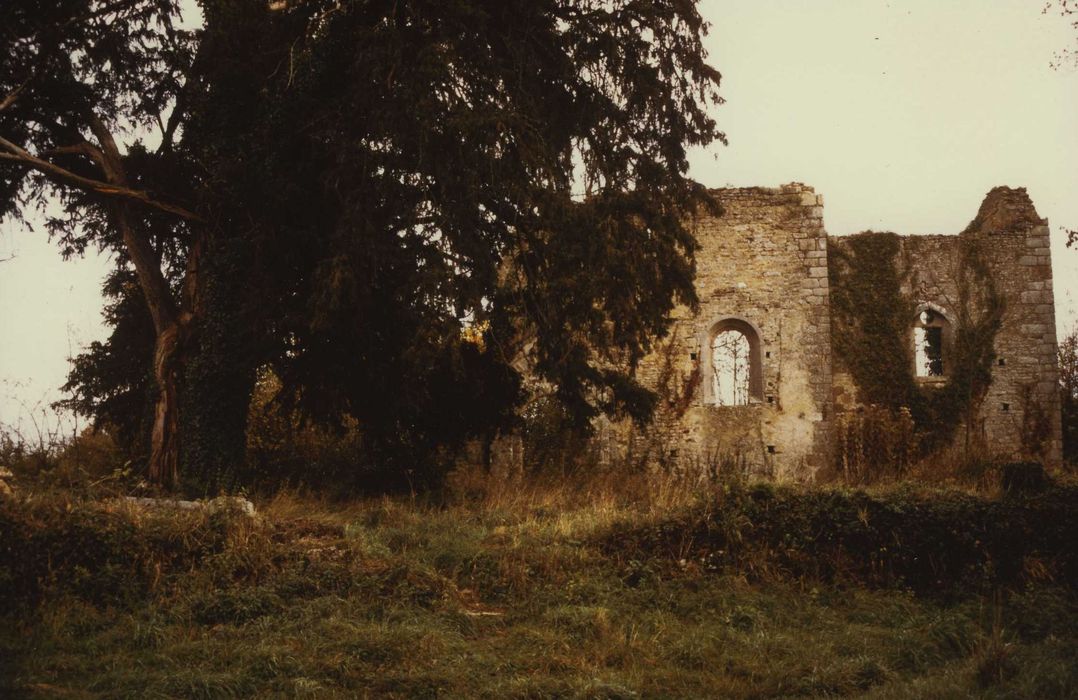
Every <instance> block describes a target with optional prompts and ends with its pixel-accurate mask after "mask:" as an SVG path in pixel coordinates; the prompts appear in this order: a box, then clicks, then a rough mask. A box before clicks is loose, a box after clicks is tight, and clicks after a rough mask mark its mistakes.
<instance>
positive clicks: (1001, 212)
mask: <svg viewBox="0 0 1078 700" xmlns="http://www.w3.org/2000/svg"><path fill="white" fill-rule="evenodd" d="M713 195H714V196H715V197H716V198H717V199H718V200H719V202H720V203H721V205H722V207H723V209H724V212H723V213H722V215H721V216H713V217H712V216H705V217H703V218H701V219H699V220H697V222H696V234H697V237H698V240H699V243H700V248H699V250H698V251H697V255H696V261H697V277H696V289H697V294H698V297H699V302H700V303H699V307H698V308H697V309H696V310H695V311H691V310H689V309H686V308H680V309H678V310H676V312H675V319H674V323H673V326H672V329H671V333H670V335H669V336H668V337H667V338H666V339H665V341H664V342H663V344H662V345H661V347H660V349H659V350H658V351H657V352H656V353H654V354H653V355H652V356H651V357H649V358H648V359H647V360H646V361H645V362H644V363H643V364H642V366H641V369H640V373H641V376H642V378H643V380H644V381H645V383H647V384H649V385H650V386H652V387H653V388H658V389H660V390H661V391H660V395H663V396H664V406H663V407H661V410H660V412H659V415H658V416H657V418H656V424H655V425H654V426H653V428H652V430H653V431H659V432H662V433H663V435H664V436H665V442H664V446H663V449H664V450H665V451H666V454H665V455H664V456H665V458H673V459H676V460H678V461H680V462H681V463H685V462H692V461H694V460H695V461H697V462H699V463H706V462H708V461H709V460H712V461H713V460H715V459H731V460H736V461H737V462H738V463H739V464H741V465H742V466H744V468H746V469H747V470H749V471H752V472H759V473H764V474H767V475H771V476H774V477H777V478H792V479H799V480H802V479H812V478H813V477H815V476H817V475H819V474H820V473H821V470H827V469H829V468H834V466H835V464H836V460H837V459H838V458H839V456H838V455H836V450H841V449H843V446H842V440H843V439H845V437H846V436H845V434H844V433H843V432H842V431H843V429H844V426H846V425H847V424H848V422H849V420H850V417H851V416H857V415H858V414H859V412H864V411H866V410H872V407H873V406H874V405H875V404H876V403H878V402H879V401H885V402H886V401H891V404H892V405H891V409H892V410H891V413H892V414H895V410H897V412H898V413H897V414H896V415H902V412H904V411H907V409H906V407H905V406H904V405H901V406H900V405H898V404H901V403H903V402H905V399H904V398H902V397H901V396H900V397H899V399H898V400H895V396H896V395H897V394H896V392H899V393H900V392H906V394H908V395H909V396H910V397H911V398H910V402H920V403H919V404H918V405H921V406H922V407H925V406H927V407H930V406H932V405H934V403H935V404H939V405H940V406H942V408H939V409H938V411H941V412H942V411H947V410H949V411H950V412H951V414H953V415H949V416H948V415H944V414H943V413H941V414H940V415H941V416H942V418H941V420H950V421H951V422H952V423H953V424H954V425H952V426H951V430H949V431H947V432H946V433H945V434H943V438H942V439H941V440H940V441H939V442H938V444H936V445H934V446H933V447H932V449H934V450H936V451H937V452H941V451H945V450H955V449H961V450H967V451H968V450H970V449H977V450H981V451H982V452H983V453H986V454H991V455H993V456H996V457H1002V458H1007V459H1031V458H1036V459H1040V460H1041V461H1043V462H1045V463H1046V464H1049V465H1053V464H1058V463H1059V462H1060V460H1061V447H1062V440H1061V426H1060V403H1059V388H1058V368H1057V359H1056V351H1057V350H1056V347H1057V346H1056V331H1055V311H1054V300H1053V292H1052V265H1051V255H1050V253H1049V236H1048V222H1047V221H1046V220H1044V219H1041V218H1040V216H1039V215H1037V212H1036V210H1035V209H1034V207H1033V204H1032V202H1031V201H1030V200H1029V197H1028V196H1027V195H1026V192H1025V190H1024V189H1010V188H1006V187H998V188H995V189H993V190H992V191H991V192H990V193H988V195H987V197H986V198H985V200H984V202H983V204H982V205H981V208H980V211H979V212H978V214H977V216H976V218H975V219H974V220H973V222H972V223H971V224H970V226H969V227H967V229H966V230H964V231H963V232H961V233H958V234H954V235H914V236H898V235H894V234H859V235H855V236H842V237H831V236H828V235H827V232H826V231H825V229H824V224H823V212H824V209H823V197H822V196H821V195H818V194H816V193H815V192H814V191H813V189H812V188H811V187H808V186H805V185H802V184H790V185H784V186H782V187H780V188H777V189H769V188H760V187H752V188H738V189H721V190H714V191H713ZM866 236H876V237H877V238H878V239H879V240H878V241H877V242H878V243H880V245H877V246H876V247H875V248H871V247H869V248H865V245H864V244H865V243H867V242H868V239H865V238H864V237H866ZM859 246H860V248H859ZM861 248H864V250H862V249H861ZM866 251H867V252H866ZM858 255H860V256H861V257H860V259H858ZM866 266H867V267H866ZM869 268H870V269H871V271H872V274H874V275H876V276H877V277H876V278H873V277H872V276H866V275H865V269H869ZM858 275H861V277H858ZM889 286H890V287H893V288H894V290H893V292H894V293H893V294H890V296H888V294H887V293H886V292H887V289H888V288H889ZM840 288H841V289H840ZM859 295H860V296H859ZM896 300H897V301H896ZM840 305H841V308H840ZM881 329H882V330H881ZM888 329H890V330H888ZM888 333H890V335H888ZM978 344H979V345H978ZM883 355H886V357H884V356H883ZM887 362H890V363H892V364H894V363H896V362H897V363H898V364H899V365H902V364H904V365H905V366H898V367H891V368H890V369H889V370H888V371H890V374H888V373H887V371H884V370H887V369H888V368H887V367H885V366H884V365H885V364H886V363H887ZM870 385H872V386H870ZM892 385H893V386H892ZM947 392H950V394H956V395H957V396H955V397H953V398H954V401H953V402H952V403H951V404H947V403H946V402H943V401H942V399H943V398H946V396H947ZM902 396H905V394H903V395H902ZM881 397H882V398H881ZM917 410H918V409H917V408H916V407H914V412H915V413H916V411H917ZM927 410H928V409H927V408H925V409H924V411H927ZM924 411H922V412H924ZM907 413H908V411H907ZM915 417H916V416H915ZM920 420H926V419H925V418H924V417H923V416H922V417H921V418H920ZM921 428H922V429H923V428H924V426H921ZM921 432H923V430H922V431H921ZM859 439H860V438H859ZM619 441H620V439H619ZM622 446H624V445H622ZM922 457H923V450H922Z"/></svg>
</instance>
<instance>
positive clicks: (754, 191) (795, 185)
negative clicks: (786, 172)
mask: <svg viewBox="0 0 1078 700" xmlns="http://www.w3.org/2000/svg"><path fill="white" fill-rule="evenodd" d="M707 192H708V194H710V195H718V196H720V197H721V196H722V195H748V196H751V195H757V196H759V195H783V194H801V193H802V192H809V193H815V192H816V190H815V189H813V187H812V186H811V185H806V184H804V183H802V182H791V183H788V184H785V185H779V186H778V187H762V186H752V187H709V188H708V189H707Z"/></svg>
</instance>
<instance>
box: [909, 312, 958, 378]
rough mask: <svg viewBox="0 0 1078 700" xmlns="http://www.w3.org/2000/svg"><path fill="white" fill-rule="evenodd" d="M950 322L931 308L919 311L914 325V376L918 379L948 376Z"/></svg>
mask: <svg viewBox="0 0 1078 700" xmlns="http://www.w3.org/2000/svg"><path fill="white" fill-rule="evenodd" d="M950 325H951V324H950V322H949V321H948V320H947V318H946V317H945V316H944V315H943V313H941V312H940V310H939V309H935V308H933V307H931V306H923V307H921V308H920V309H918V311H917V318H916V320H915V321H914V325H913V363H914V374H915V375H916V376H917V378H918V379H943V378H945V377H946V376H947V371H948V370H949V369H950V368H949V367H948V360H949V358H948V357H947V350H948V348H949V346H950Z"/></svg>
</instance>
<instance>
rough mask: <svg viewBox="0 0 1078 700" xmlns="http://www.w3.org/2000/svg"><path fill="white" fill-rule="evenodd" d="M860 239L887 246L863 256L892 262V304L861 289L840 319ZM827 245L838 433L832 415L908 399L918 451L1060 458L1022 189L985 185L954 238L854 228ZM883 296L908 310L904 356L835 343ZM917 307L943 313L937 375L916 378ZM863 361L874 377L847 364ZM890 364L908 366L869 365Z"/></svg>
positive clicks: (1045, 313)
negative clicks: (889, 373) (853, 308)
mask: <svg viewBox="0 0 1078 700" xmlns="http://www.w3.org/2000/svg"><path fill="white" fill-rule="evenodd" d="M867 237H876V238H877V239H878V241H879V242H881V243H885V244H886V243H888V242H892V243H893V249H887V251H885V250H884V249H885V248H886V246H880V245H877V250H876V252H877V253H879V258H878V259H875V260H871V259H870V260H867V261H864V262H867V263H868V265H872V264H876V265H889V266H891V267H892V268H893V272H894V276H895V278H897V280H899V285H898V289H897V292H898V294H897V301H896V300H895V299H888V298H887V296H886V294H884V295H883V296H882V297H881V296H875V295H865V298H864V299H862V300H860V308H859V309H858V310H857V315H858V316H859V320H857V319H855V320H854V322H851V319H850V318H848V316H849V314H846V313H843V308H842V305H843V303H844V301H848V300H844V298H843V297H842V292H843V291H844V290H848V288H849V287H850V286H855V282H854V281H853V280H852V279H851V276H852V275H856V274H864V270H863V269H862V270H861V271H860V272H858V271H857V270H854V269H853V268H856V267H857V264H856V263H855V264H853V265H851V264H850V261H851V260H856V258H857V255H858V253H859V252H860V255H861V257H862V258H865V257H867V256H866V252H867V251H869V250H872V249H871V248H868V247H866V245H865V244H866V243H867V242H868V241H867V240H866V238H867ZM888 237H889V238H888ZM831 247H832V250H833V255H832V257H831V260H830V267H831V279H832V283H833V285H835V287H836V289H837V291H838V293H837V294H836V299H835V300H834V302H833V303H834V304H835V305H836V308H835V309H834V316H835V323H834V326H833V331H834V338H833V344H834V347H835V357H834V385H835V406H836V410H837V411H839V414H840V419H839V433H842V431H843V426H845V425H846V422H845V421H844V418H843V417H844V416H847V415H849V412H850V411H852V410H854V409H855V408H857V407H858V406H862V405H865V404H874V405H883V406H885V407H886V408H888V409H896V408H898V407H900V406H905V407H910V406H912V407H913V415H914V418H915V419H916V423H917V425H916V430H917V432H918V433H919V434H920V438H919V442H920V443H921V447H922V451H923V448H925V447H928V448H931V449H933V450H941V449H946V448H948V447H952V446H957V447H960V448H962V449H966V448H969V449H975V448H983V449H985V450H987V451H988V452H989V453H992V454H997V455H1002V456H1005V457H1010V458H1035V459H1039V460H1041V461H1044V462H1046V463H1047V464H1049V465H1054V464H1058V463H1059V462H1060V460H1061V448H1062V440H1061V428H1060V413H1059V393H1058V392H1059V390H1058V370H1057V365H1056V337H1055V311H1054V303H1053V302H1054V300H1053V295H1052V269H1051V259H1050V255H1049V249H1048V225H1047V222H1046V221H1044V220H1042V219H1041V218H1040V217H1039V215H1037V212H1036V210H1035V209H1034V207H1033V204H1032V203H1031V202H1030V200H1029V197H1028V195H1027V194H1026V192H1025V190H1024V189H1010V188H1006V187H998V188H996V189H993V190H992V191H991V192H990V193H989V194H988V195H987V197H986V198H985V200H984V202H983V203H982V205H981V208H980V211H979V213H978V215H977V217H976V218H975V219H974V220H973V222H971V224H970V225H969V226H968V227H967V229H966V230H965V231H963V232H962V233H961V234H958V235H950V236H938V235H936V236H895V235H894V234H871V233H866V234H858V235H856V236H850V237H838V238H832V239H831ZM892 251H893V254H892ZM888 256H890V257H888ZM877 270H879V268H877ZM886 304H893V305H895V304H897V305H898V306H899V307H900V308H902V309H903V310H904V311H903V313H905V314H907V315H908V316H909V322H908V324H906V325H904V326H902V331H901V333H903V334H904V335H902V336H901V337H899V338H898V340H899V342H900V343H901V345H902V347H903V348H904V349H905V350H906V351H907V352H906V355H905V359H904V360H899V359H898V358H897V357H895V354H894V353H890V354H889V353H880V352H879V351H878V348H874V347H864V348H863V354H860V355H859V354H857V353H854V352H851V351H850V350H849V349H848V348H846V347H844V342H846V341H848V339H849V338H850V334H851V333H856V332H857V330H858V329H857V328H855V327H854V326H856V325H858V322H859V323H860V324H862V325H865V324H870V323H873V322H874V320H875V319H878V318H879V317H880V316H881V315H886V314H887V313H888V311H889V310H888V309H886V308H883V306H884V305H886ZM923 310H928V311H930V312H931V313H934V314H939V315H941V316H943V317H944V318H945V319H946V321H945V324H944V325H945V326H946V327H947V328H948V331H949V332H948V333H947V334H946V336H945V339H946V342H945V343H944V352H943V366H944V368H945V372H944V376H942V377H916V371H915V370H916V366H915V358H914V344H915V343H914V337H913V332H914V331H913V325H914V324H915V319H916V318H917V316H918V314H920V313H921V312H922V311H923ZM864 362H870V363H875V365H874V369H875V370H876V374H873V373H872V372H866V371H864V368H862V367H859V366H858V363H864ZM902 362H906V363H908V365H907V366H906V367H901V366H892V367H889V368H888V367H881V366H880V363H891V364H892V365H894V364H895V363H898V364H899V365H901V363H902ZM881 369H882V370H887V369H891V370H897V371H894V372H893V375H894V376H893V377H892V378H891V379H890V380H889V381H887V382H879V379H880V377H881V376H885V375H882V374H881ZM963 370H964V371H963ZM876 384H878V385H876ZM839 439H840V442H841V440H842V435H840V436H839ZM839 449H840V451H841V449H842V448H841V446H840V448H839Z"/></svg>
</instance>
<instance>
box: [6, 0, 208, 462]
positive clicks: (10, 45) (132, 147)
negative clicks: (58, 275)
mask: <svg viewBox="0 0 1078 700" xmlns="http://www.w3.org/2000/svg"><path fill="white" fill-rule="evenodd" d="M3 14H4V21H3V23H2V25H0V216H17V217H18V216H23V217H25V216H27V215H28V212H29V211H30V210H33V209H35V208H36V209H38V210H39V211H41V212H42V213H44V214H45V215H46V216H47V217H48V225H49V228H50V229H51V231H52V232H53V233H54V234H56V235H58V236H59V240H60V241H61V243H62V245H63V246H64V247H65V251H66V252H68V253H70V252H73V251H81V250H83V249H85V248H86V247H87V246H89V245H98V246H101V247H102V248H109V249H112V250H114V251H115V252H116V253H117V254H118V255H119V259H120V264H121V265H122V266H130V268H131V269H132V270H133V271H134V273H135V278H136V279H137V282H138V286H139V289H140V292H141V296H142V300H143V301H144V303H145V304H146V308H147V309H148V311H149V315H150V317H151V319H152V324H153V330H154V335H155V354H154V358H153V367H154V376H155V379H156V382H157V391H158V398H157V401H156V407H155V415H154V428H153V452H152V457H151V460H150V469H151V475H152V476H153V477H154V478H155V479H157V480H159V481H172V480H174V478H175V474H176V471H177V459H176V456H177V454H178V451H177V449H178V434H177V425H178V423H177V419H176V406H177V402H178V388H177V369H176V366H175V364H176V363H175V360H176V355H177V348H178V346H179V344H180V338H181V336H182V333H183V328H184V326H185V323H186V321H187V319H188V318H189V316H190V313H189V311H188V309H187V308H186V307H187V305H188V304H187V302H186V301H185V299H187V298H189V297H190V295H191V289H193V285H191V284H188V285H187V290H186V295H185V293H184V292H182V291H180V290H177V289H174V288H173V287H172V285H170V267H172V268H175V267H176V266H182V265H183V264H184V258H185V257H186V262H187V263H189V264H192V265H193V263H194V261H195V258H194V257H193V256H185V252H186V250H187V249H188V247H189V246H190V244H191V240H192V235H193V233H192V232H193V229H192V227H191V226H190V224H192V223H195V222H198V221H199V220H200V219H201V217H200V216H199V215H198V214H197V213H195V211H194V209H192V208H191V207H190V206H189V205H187V204H186V203H185V202H184V194H185V193H186V192H188V191H189V190H190V188H189V182H188V179H187V178H185V177H184V176H183V172H184V171H185V168H184V166H183V161H182V159H180V158H177V157H176V156H175V152H174V149H173V146H174V142H175V139H176V138H177V136H178V133H179V126H180V123H181V121H182V119H183V117H184V115H185V110H184V106H183V104H182V95H183V90H184V85H185V80H184V77H185V74H186V72H187V71H188V70H189V67H190V65H191V62H192V56H193V38H194V37H193V36H192V35H191V34H190V33H188V32H185V31H182V30H181V29H179V28H178V27H177V24H176V23H177V20H178V19H179V8H178V3H177V2H176V0H97V1H90V2H87V1H86V0H61V1H58V2H52V3H41V2H36V1H35V0H13V1H12V2H6V3H5V4H4V11H3ZM151 129H153V130H156V134H155V135H154V138H156V139H157V140H158V146H157V147H156V148H154V149H150V148H148V147H146V145H145V144H144V143H143V142H142V141H141V140H139V139H138V138H133V137H132V134H135V133H146V132H148V131H149V130H151ZM125 137H126V138H125ZM125 140H126V143H125ZM50 200H51V201H54V202H57V203H58V204H59V207H60V213H59V214H58V215H56V214H53V213H52V210H49V209H47V208H46V206H45V205H46V203H47V202H48V201H50ZM173 273H174V274H172V275H171V277H176V276H182V273H180V274H179V275H177V274H175V271H174V270H173ZM192 273H193V270H192ZM187 277H188V282H192V281H193V278H194V275H193V274H190V275H187Z"/></svg>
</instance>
